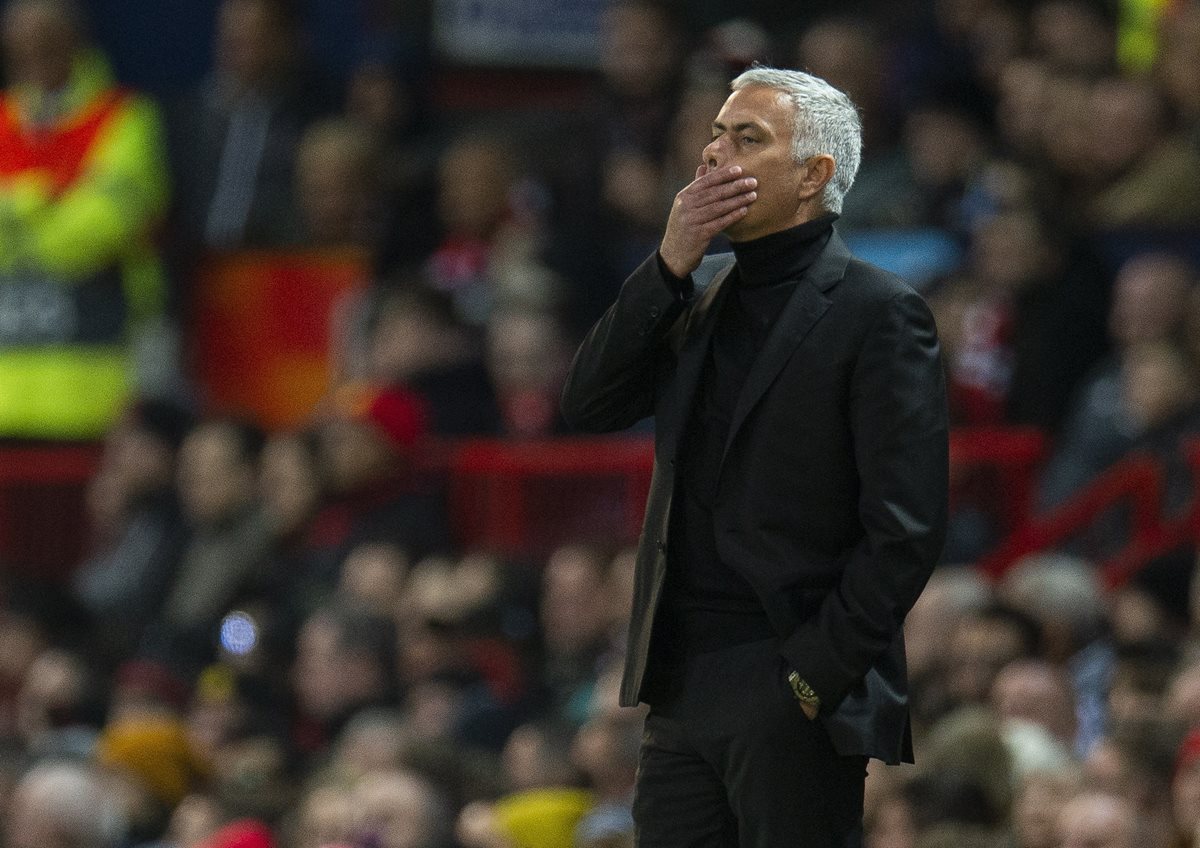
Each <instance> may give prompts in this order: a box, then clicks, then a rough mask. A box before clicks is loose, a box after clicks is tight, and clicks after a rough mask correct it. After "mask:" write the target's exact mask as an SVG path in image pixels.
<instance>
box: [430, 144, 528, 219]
mask: <svg viewBox="0 0 1200 848" xmlns="http://www.w3.org/2000/svg"><path fill="white" fill-rule="evenodd" d="M515 179H516V173H515V169H514V166H513V163H512V161H511V159H510V158H509V156H508V154H507V153H506V152H505V151H504V150H503V148H502V147H501V146H500V145H499V144H498V143H492V142H489V141H487V140H482V139H468V140H465V141H462V142H459V143H458V144H456V145H454V146H453V147H451V148H450V149H449V150H447V151H446V153H445V155H444V156H443V157H442V160H441V161H440V162H439V163H438V215H439V216H440V218H441V220H442V224H443V225H444V226H445V227H446V229H448V230H450V231H451V232H461V233H463V234H466V235H470V236H475V237H478V238H485V239H486V238H489V237H491V235H492V234H493V233H494V232H495V230H496V228H497V227H498V226H499V225H500V224H501V223H502V222H503V220H504V217H505V215H506V214H507V212H508V200H509V191H510V190H511V188H512V184H513V181H514V180H515Z"/></svg>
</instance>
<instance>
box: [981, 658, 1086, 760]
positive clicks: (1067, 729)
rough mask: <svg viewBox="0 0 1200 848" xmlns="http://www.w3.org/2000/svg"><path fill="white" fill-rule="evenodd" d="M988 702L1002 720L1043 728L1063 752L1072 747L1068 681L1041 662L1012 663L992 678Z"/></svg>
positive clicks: (1072, 709)
mask: <svg viewBox="0 0 1200 848" xmlns="http://www.w3.org/2000/svg"><path fill="white" fill-rule="evenodd" d="M991 703H992V706H993V708H994V709H995V711H996V713H997V715H999V716H1000V717H1001V718H1002V719H1004V720H1006V721H1012V720H1019V721H1026V722H1030V723H1033V724H1036V725H1040V726H1041V727H1043V728H1044V729H1045V730H1046V732H1047V733H1049V734H1050V735H1051V737H1052V738H1053V739H1054V740H1056V741H1057V742H1058V743H1059V744H1061V745H1062V746H1063V748H1064V750H1067V751H1069V750H1071V749H1072V748H1073V747H1074V745H1075V733H1076V719H1075V695H1074V692H1073V691H1072V689H1071V679H1070V678H1069V677H1068V676H1067V675H1066V673H1064V672H1063V671H1062V670H1060V669H1058V668H1055V667H1054V666H1052V665H1050V664H1049V663H1047V662H1045V661H1042V660H1016V661H1014V662H1011V663H1009V664H1008V665H1006V666H1005V667H1004V668H1002V669H1000V672H999V673H998V674H997V675H996V679H995V681H994V682H993V683H992V691H991Z"/></svg>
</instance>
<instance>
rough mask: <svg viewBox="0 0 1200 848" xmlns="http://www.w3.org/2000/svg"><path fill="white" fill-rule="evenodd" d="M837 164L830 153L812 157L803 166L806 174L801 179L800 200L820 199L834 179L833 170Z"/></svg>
mask: <svg viewBox="0 0 1200 848" xmlns="http://www.w3.org/2000/svg"><path fill="white" fill-rule="evenodd" d="M836 164H837V163H836V162H835V161H834V159H833V157H832V156H830V155H829V154H828V153H819V154H817V155H816V156H810V157H809V158H808V159H807V160H806V161H805V162H804V165H803V166H802V167H803V168H804V173H803V175H802V176H801V179H800V199H801V200H812V199H813V198H820V196H821V192H823V191H824V190H825V186H826V184H827V183H828V182H829V181H830V180H831V179H833V170H834V167H835V166H836Z"/></svg>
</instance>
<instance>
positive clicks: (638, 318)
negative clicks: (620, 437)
mask: <svg viewBox="0 0 1200 848" xmlns="http://www.w3.org/2000/svg"><path fill="white" fill-rule="evenodd" d="M690 289H691V281H690V280H688V281H685V285H684V286H683V287H682V288H678V287H673V286H672V284H671V283H670V282H669V281H668V280H667V279H666V278H665V276H664V274H663V271H662V267H661V265H660V263H659V260H658V254H657V253H655V254H653V255H651V256H650V257H649V258H648V259H647V260H646V261H645V262H643V263H642V264H641V265H640V266H638V268H637V270H636V271H634V272H633V274H631V275H630V277H629V279H627V280H626V281H625V284H624V285H623V286H622V287H621V293H620V294H619V295H618V296H617V300H616V302H615V303H614V304H613V305H612V306H610V307H609V308H608V311H607V312H605V313H604V315H603V316H602V317H601V318H600V320H599V321H597V322H596V324H595V326H593V327H592V329H591V330H590V331H589V332H588V334H587V336H586V337H585V338H584V340H583V344H582V345H580V347H579V351H578V352H577V353H576V354H575V360H574V362H572V363H571V370H570V372H569V373H568V375H567V381H566V384H565V386H564V387H563V394H562V414H563V418H564V420H565V421H566V422H567V424H568V425H570V427H571V428H572V429H575V430H582V431H586V432H592V433H603V432H609V431H612V430H623V429H625V428H626V427H630V426H632V425H633V424H635V423H637V422H638V421H640V420H642V419H643V418H646V417H647V416H649V415H651V414H653V412H654V386H655V371H656V368H657V367H658V357H659V355H660V353H661V351H662V348H663V345H664V343H665V338H666V335H667V333H668V331H669V330H670V329H671V327H672V326H673V325H674V324H675V322H676V321H678V320H679V318H680V316H681V315H682V314H683V312H684V310H685V309H686V308H687V303H688V300H689V295H690ZM685 292H687V293H688V294H685Z"/></svg>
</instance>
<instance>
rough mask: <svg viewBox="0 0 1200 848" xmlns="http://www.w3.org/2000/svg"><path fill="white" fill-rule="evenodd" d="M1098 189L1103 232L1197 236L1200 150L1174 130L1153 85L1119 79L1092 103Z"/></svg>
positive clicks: (1093, 215) (1095, 202) (1091, 204)
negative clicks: (1192, 232)
mask: <svg viewBox="0 0 1200 848" xmlns="http://www.w3.org/2000/svg"><path fill="white" fill-rule="evenodd" d="M1088 112H1089V114H1090V124H1089V126H1090V128H1091V138H1090V144H1089V155H1090V158H1091V159H1092V160H1093V161H1094V162H1095V163H1096V176H1097V185H1096V189H1095V191H1094V192H1092V193H1091V196H1090V197H1088V198H1087V201H1086V212H1087V217H1088V219H1089V220H1090V222H1091V225H1092V226H1093V227H1094V228H1096V229H1099V230H1115V229H1122V228H1136V227H1142V228H1145V227H1155V228H1163V229H1177V230H1194V229H1195V228H1196V227H1197V222H1198V221H1200V150H1197V149H1196V148H1195V146H1194V145H1193V144H1192V143H1191V142H1190V141H1189V140H1187V139H1185V138H1184V137H1183V136H1181V135H1180V134H1179V133H1178V132H1177V131H1176V130H1175V129H1174V127H1172V126H1171V124H1170V119H1169V117H1168V107H1167V104H1166V103H1165V102H1164V100H1163V95H1162V93H1161V92H1160V91H1159V90H1158V88H1157V87H1156V86H1155V85H1154V84H1153V83H1152V82H1151V81H1150V80H1138V79H1130V78H1126V77H1111V78H1109V79H1105V80H1101V81H1100V82H1098V83H1096V85H1095V86H1094V87H1093V88H1092V91H1091V96H1090V98H1089V104H1088Z"/></svg>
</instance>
